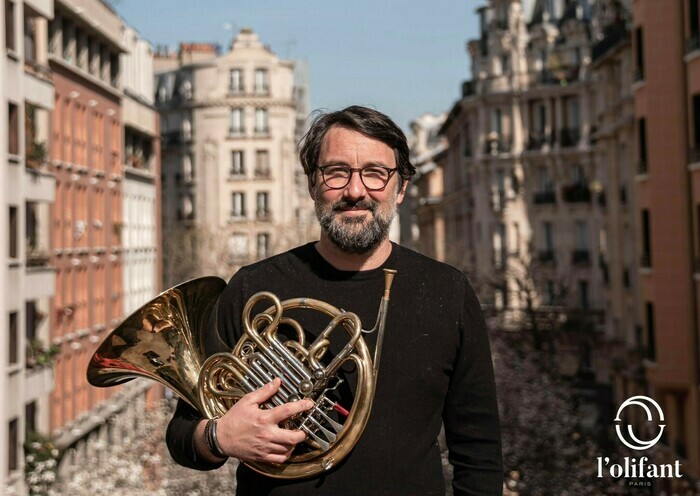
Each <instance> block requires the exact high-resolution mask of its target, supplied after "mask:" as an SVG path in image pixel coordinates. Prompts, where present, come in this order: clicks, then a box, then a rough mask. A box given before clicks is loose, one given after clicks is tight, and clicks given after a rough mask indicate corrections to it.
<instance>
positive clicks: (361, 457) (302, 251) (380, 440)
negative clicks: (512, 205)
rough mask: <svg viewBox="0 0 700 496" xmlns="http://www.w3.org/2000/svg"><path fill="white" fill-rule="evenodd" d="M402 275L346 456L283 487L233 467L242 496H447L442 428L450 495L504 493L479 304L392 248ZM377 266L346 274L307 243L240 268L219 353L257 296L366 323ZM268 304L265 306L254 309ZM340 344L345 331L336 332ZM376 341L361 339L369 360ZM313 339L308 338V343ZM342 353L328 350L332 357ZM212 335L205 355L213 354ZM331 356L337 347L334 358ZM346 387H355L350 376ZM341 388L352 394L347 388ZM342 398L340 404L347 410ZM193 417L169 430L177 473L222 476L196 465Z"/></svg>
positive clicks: (449, 272) (454, 278) (458, 279)
mask: <svg viewBox="0 0 700 496" xmlns="http://www.w3.org/2000/svg"><path fill="white" fill-rule="evenodd" d="M382 268H392V269H396V270H397V271H398V274H397V275H396V278H395V280H394V285H393V287H392V292H391V302H390V304H389V312H388V315H387V326H386V333H385V338H384V345H383V352H382V357H381V362H380V367H379V374H378V378H377V389H376V396H375V401H374V406H373V408H372V413H371V415H370V418H369V421H368V423H367V427H366V429H365V431H364V434H363V435H362V437H361V438H360V440H359V441H358V443H357V444H356V446H355V448H354V450H353V451H352V452H351V453H350V455H348V456H347V458H346V459H345V460H344V461H343V462H342V463H340V464H338V466H337V467H335V468H333V469H332V470H331V471H329V472H328V473H326V474H323V475H322V476H319V477H315V478H311V479H306V480H302V481H291V482H290V481H283V480H279V479H272V478H268V477H265V476H262V475H260V474H258V473H256V472H254V471H252V470H250V469H248V468H247V467H245V466H244V465H243V464H241V466H240V468H239V469H238V489H237V493H238V494H239V495H241V496H246V495H255V496H260V495H266V494H271V495H308V494H324V495H333V496H343V495H362V496H370V495H392V496H393V495H401V496H407V495H416V496H427V495H440V496H442V495H444V494H445V488H444V481H443V475H442V466H441V462H440V453H439V449H438V444H437V437H438V434H439V432H440V424H441V421H444V424H445V432H446V435H447V443H448V448H449V453H450V461H451V463H452V464H453V466H454V480H453V487H454V491H455V495H457V496H459V495H477V494H478V495H497V494H498V495H500V494H501V492H502V481H503V479H502V477H503V474H502V462H501V444H500V432H499V422H498V410H497V405H496V391H495V385H494V379H493V369H492V364H491V353H490V349H489V341H488V335H487V331H486V327H485V325H484V320H483V317H482V315H481V309H480V306H479V302H478V301H477V298H476V295H475V294H474V291H473V290H472V288H471V286H470V285H469V282H468V281H467V279H466V278H465V277H464V275H462V274H461V273H460V272H459V271H457V270H456V269H454V268H452V267H450V266H448V265H445V264H442V263H439V262H436V261H434V260H431V259H429V258H426V257H424V256H422V255H419V254H418V253H415V252H413V251H411V250H408V249H406V248H403V247H401V246H398V245H396V244H393V245H392V253H391V255H390V256H389V258H388V259H387V261H386V262H385V264H384V265H383V266H382ZM382 268H379V269H374V270H368V271H360V272H347V271H340V270H337V269H335V268H334V267H333V266H331V265H330V264H329V263H328V262H326V261H325V260H324V259H323V258H322V257H321V256H320V255H319V254H318V252H317V251H316V249H315V247H314V245H313V244H312V243H310V244H307V245H304V246H301V247H298V248H296V249H294V250H291V251H289V252H287V253H283V254H281V255H278V256H275V257H272V258H270V259H267V260H264V261H262V262H258V263H256V264H254V265H251V266H248V267H244V268H243V269H241V270H240V271H238V272H237V273H236V274H235V275H234V277H233V278H232V279H231V281H230V282H229V284H228V286H227V287H226V289H225V290H224V292H223V293H222V295H221V298H220V300H219V304H218V311H217V314H216V324H217V327H218V331H219V334H220V336H221V338H222V339H223V340H224V341H225V343H226V346H228V347H229V348H230V347H232V346H233V345H234V344H235V342H236V341H237V340H238V337H239V336H240V335H241V334H242V330H241V324H240V319H241V312H242V309H243V306H244V304H245V302H246V301H247V299H248V298H249V297H250V296H251V295H253V294H254V293H256V292H258V291H262V290H265V291H271V292H273V293H275V294H276V295H277V296H278V297H279V298H280V299H282V300H285V299H289V298H295V297H300V296H306V297H309V298H316V299H319V300H324V301H326V302H328V303H330V304H332V305H335V306H336V307H339V308H343V309H345V310H350V311H352V312H355V313H356V314H358V316H359V317H360V319H361V320H362V323H363V327H364V328H365V329H368V328H371V327H372V326H373V325H374V322H375V319H376V316H377V311H378V308H379V302H380V298H381V295H382V292H383V288H384V276H383V271H382ZM268 306H269V302H265V304H264V305H263V306H262V307H261V308H260V309H257V308H256V309H255V311H254V312H253V315H255V313H256V312H257V311H258V310H262V309H263V308H266V307H268ZM297 312H299V313H298V314H296V315H293V316H294V317H295V318H297V319H298V320H299V322H300V323H301V324H302V326H303V327H304V329H305V330H307V332H309V333H310V334H311V335H313V334H314V333H318V332H320V331H321V330H322V329H323V327H324V326H325V325H326V324H327V323H328V320H329V319H328V318H326V317H323V316H321V314H320V313H318V312H312V311H310V310H305V311H297ZM335 334H336V335H335V337H334V339H336V341H337V340H338V339H337V338H338V337H339V335H341V334H342V335H343V336H342V337H345V336H344V335H345V332H344V331H341V330H339V332H337V333H335ZM374 338H375V336H374V334H370V335H366V336H365V340H366V341H367V344H368V346H369V348H370V351H371V352H373V350H374ZM312 340H313V337H312V336H309V342H310V341H312ZM339 346H342V344H338V345H336V347H339ZM220 349H221V346H220V345H216V343H215V340H214V336H212V337H211V338H210V342H209V343H208V351H209V352H213V351H215V350H220ZM331 349H333V347H332V348H331ZM349 379H350V386H351V387H353V388H354V385H353V381H352V376H350V377H349ZM350 386H349V387H350ZM350 394H351V393H350V389H349V388H348V389H347V390H343V391H341V402H343V401H344V402H345V404H346V406H347V405H349V404H351V403H352V398H351V397H349V396H348V395H350ZM198 418H199V415H198V414H197V413H196V412H194V411H193V409H192V408H191V407H189V406H188V405H187V404H186V403H185V402H183V401H182V400H181V401H180V402H179V404H178V409H177V411H176V413H175V416H174V417H173V419H172V421H171V423H170V425H169V427H168V432H167V444H168V447H169V449H170V451H171V454H172V456H173V458H174V459H175V460H176V461H177V462H178V463H180V464H182V465H185V466H188V467H191V468H196V469H200V470H208V469H213V468H218V466H219V465H212V464H208V463H207V462H205V461H203V460H201V459H200V460H198V459H197V457H196V456H195V453H194V452H193V449H192V435H193V432H194V428H195V426H196V422H197V419H198Z"/></svg>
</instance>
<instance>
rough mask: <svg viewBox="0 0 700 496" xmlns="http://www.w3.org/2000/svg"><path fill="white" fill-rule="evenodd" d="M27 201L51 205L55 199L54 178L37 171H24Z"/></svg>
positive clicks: (47, 173) (51, 175)
mask: <svg viewBox="0 0 700 496" xmlns="http://www.w3.org/2000/svg"><path fill="white" fill-rule="evenodd" d="M24 184H25V186H26V198H27V201H34V202H43V203H53V202H54V200H55V199H56V178H55V177H54V175H53V174H51V173H50V172H47V171H42V170H39V169H32V168H25V169H24Z"/></svg>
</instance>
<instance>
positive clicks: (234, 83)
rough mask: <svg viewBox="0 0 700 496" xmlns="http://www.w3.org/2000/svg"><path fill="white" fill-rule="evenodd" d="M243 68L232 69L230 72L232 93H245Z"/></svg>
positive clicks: (230, 90) (230, 89)
mask: <svg viewBox="0 0 700 496" xmlns="http://www.w3.org/2000/svg"><path fill="white" fill-rule="evenodd" d="M243 88H244V86H243V70H242V69H231V72H230V74H229V92H230V93H231V94H232V95H238V94H240V93H243Z"/></svg>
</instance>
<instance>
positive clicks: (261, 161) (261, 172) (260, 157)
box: [255, 150, 270, 177]
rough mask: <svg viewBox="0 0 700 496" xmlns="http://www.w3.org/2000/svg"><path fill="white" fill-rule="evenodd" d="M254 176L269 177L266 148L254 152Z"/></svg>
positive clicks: (268, 155) (268, 159)
mask: <svg viewBox="0 0 700 496" xmlns="http://www.w3.org/2000/svg"><path fill="white" fill-rule="evenodd" d="M255 176H256V177H270V154H269V153H268V151H267V150H257V151H256V152H255Z"/></svg>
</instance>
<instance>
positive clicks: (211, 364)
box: [87, 269, 396, 479]
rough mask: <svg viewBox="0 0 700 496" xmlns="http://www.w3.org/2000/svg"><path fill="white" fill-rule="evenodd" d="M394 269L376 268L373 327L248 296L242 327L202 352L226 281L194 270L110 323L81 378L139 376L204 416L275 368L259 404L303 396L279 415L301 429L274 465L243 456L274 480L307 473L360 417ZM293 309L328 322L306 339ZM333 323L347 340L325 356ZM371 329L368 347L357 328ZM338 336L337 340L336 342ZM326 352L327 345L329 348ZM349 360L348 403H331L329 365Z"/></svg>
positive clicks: (345, 444) (96, 381)
mask: <svg viewBox="0 0 700 496" xmlns="http://www.w3.org/2000/svg"><path fill="white" fill-rule="evenodd" d="M395 274H396V271H395V270H391V269H384V276H385V281H384V282H385V287H384V293H383V295H382V297H381V300H380V305H379V312H378V315H377V320H376V323H375V325H374V327H373V328H372V329H370V330H364V329H363V328H362V323H361V322H360V319H359V317H358V316H357V315H356V314H354V313H352V312H348V311H345V310H342V309H339V308H336V307H335V306H333V305H330V304H329V303H326V302H324V301H321V300H316V299H312V298H293V299H289V300H285V301H280V300H279V298H277V297H276V296H275V295H274V294H272V293H270V292H265V291H263V292H259V293H256V294H254V295H253V296H251V297H250V299H249V300H248V301H247V303H246V304H245V306H244V308H243V313H242V318H241V322H242V326H243V330H244V334H243V335H242V336H241V338H240V339H239V340H238V342H237V343H236V345H235V346H234V348H233V349H232V350H231V352H228V353H215V354H213V355H211V356H209V357H207V356H206V353H205V350H204V336H205V333H206V332H208V330H207V326H208V323H209V317H210V316H211V313H212V311H213V309H214V308H215V305H216V302H217V300H218V298H219V295H220V294H221V292H222V291H223V290H224V288H225V287H226V282H225V281H224V280H223V279H220V278H218V277H202V278H198V279H193V280H191V281H188V282H185V283H182V284H180V285H178V286H175V287H173V288H171V289H169V290H166V291H164V292H163V293H161V294H160V295H158V296H157V297H156V298H155V299H153V300H152V301H150V302H149V303H147V304H145V305H144V306H142V307H141V308H139V309H138V310H136V311H135V312H134V313H132V314H131V315H130V316H129V317H127V318H126V319H125V320H124V321H123V322H122V323H121V324H120V325H119V326H118V327H117V328H115V329H114V330H113V331H112V332H111V333H110V334H109V335H108V336H107V337H106V338H105V340H104V341H103V342H102V343H101V344H100V346H99V347H98V348H97V350H96V351H95V353H94V355H93V357H92V359H91V360H90V363H89V365H88V369H87V378H88V381H89V383H90V384H92V385H93V386H97V387H109V386H115V385H117V384H121V383H124V382H126V381H129V380H131V379H134V378H136V377H147V378H149V379H153V380H156V381H158V382H160V383H161V384H163V385H165V386H167V387H168V388H170V389H171V390H172V391H173V392H174V393H175V394H177V395H178V396H179V397H180V398H182V399H183V400H184V401H186V402H187V403H189V404H190V405H191V406H192V407H193V408H195V409H196V410H198V411H199V412H200V413H201V414H202V415H203V416H204V417H206V418H210V419H211V418H219V417H221V416H222V415H224V414H225V413H226V412H227V411H228V410H229V409H230V408H231V407H232V406H233V405H234V404H235V403H236V402H237V401H238V400H239V399H240V398H241V397H243V395H245V394H247V393H249V392H251V391H255V390H256V389H259V388H260V387H262V386H263V385H265V384H266V383H268V382H269V381H271V380H272V379H273V378H275V377H279V378H281V380H282V384H281V386H280V389H279V391H278V392H277V394H276V395H275V396H273V397H272V398H271V399H270V400H269V401H268V402H266V403H265V404H264V405H262V407H263V408H273V407H275V406H277V405H281V404H284V403H287V402H291V401H298V400H301V399H305V398H310V399H311V400H313V402H314V407H313V408H311V409H310V410H308V411H305V412H302V413H301V414H298V415H296V416H294V417H292V418H291V419H289V420H287V421H286V423H285V425H284V426H285V427H287V428H290V429H300V430H302V431H304V432H305V433H306V435H307V440H306V443H305V445H304V446H303V447H301V448H300V447H299V446H298V447H297V448H296V449H295V451H294V452H293V453H292V455H291V456H290V458H289V459H288V460H287V461H286V462H285V463H281V464H276V463H262V462H246V465H248V466H249V467H250V468H252V469H253V470H256V471H257V472H260V473H262V474H264V475H267V476H270V477H276V478H282V479H299V478H305V477H311V476H314V475H317V474H320V473H323V472H326V471H328V470H330V469H331V468H332V467H334V466H336V465H337V464H338V463H340V461H341V460H343V458H345V456H347V455H348V453H349V452H350V451H351V450H352V448H353V447H354V446H355V444H356V443H357V441H358V440H359V438H360V436H361V435H362V432H363V431H364V428H365V426H366V424H367V421H368V419H369V415H370V412H371V409H372V402H373V400H374V392H375V382H376V377H377V372H378V367H379V359H380V357H381V348H382V340H383V336H384V329H385V326H386V313H387V309H388V304H389V296H390V291H391V284H392V281H393V277H394V275H395ZM265 301H269V302H270V303H271V306H270V307H269V308H267V309H266V310H265V311H263V312H261V313H259V314H257V315H255V316H252V311H253V307H254V306H256V304H258V303H260V302H265ZM292 309H311V310H314V311H318V312H321V313H322V314H325V315H326V316H327V317H328V318H330V322H329V323H328V324H327V325H326V327H325V328H324V329H323V330H322V331H321V332H320V333H319V334H318V336H317V337H316V338H315V339H314V341H313V342H312V343H310V344H308V345H307V343H306V337H305V331H304V329H303V328H302V326H301V325H300V324H299V323H298V322H297V321H296V320H294V319H292V318H290V317H287V316H285V312H287V311H288V310H292ZM280 325H285V326H286V327H287V328H290V329H292V330H293V334H296V339H283V338H281V337H280V335H279V334H278V332H277V331H278V328H279V326H280ZM339 327H341V328H343V329H345V331H346V333H347V335H348V339H347V342H346V343H345V344H344V345H343V346H342V349H341V350H340V351H339V352H338V353H337V354H335V356H333V357H329V359H328V360H324V358H325V355H326V354H327V352H328V350H329V347H330V343H331V341H330V338H331V334H333V332H334V331H335V330H336V329H338V328H339ZM371 332H376V333H377V337H376V345H375V349H374V356H373V357H372V356H371V355H370V352H369V349H368V346H367V344H366V343H365V340H364V339H363V337H362V335H363V334H364V333H371ZM341 344H342V342H341ZM329 355H330V354H329ZM347 362H353V363H354V365H355V373H356V377H357V379H356V386H355V391H354V395H353V400H352V405H350V407H349V408H347V405H340V404H339V403H337V402H336V401H334V400H333V399H332V391H333V390H335V388H337V387H338V385H339V383H340V382H342V379H341V378H339V377H338V375H337V374H338V371H339V370H340V368H341V367H342V366H343V365H344V364H345V363H347Z"/></svg>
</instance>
